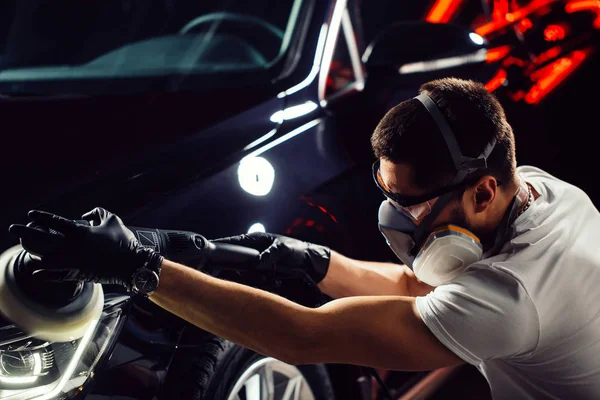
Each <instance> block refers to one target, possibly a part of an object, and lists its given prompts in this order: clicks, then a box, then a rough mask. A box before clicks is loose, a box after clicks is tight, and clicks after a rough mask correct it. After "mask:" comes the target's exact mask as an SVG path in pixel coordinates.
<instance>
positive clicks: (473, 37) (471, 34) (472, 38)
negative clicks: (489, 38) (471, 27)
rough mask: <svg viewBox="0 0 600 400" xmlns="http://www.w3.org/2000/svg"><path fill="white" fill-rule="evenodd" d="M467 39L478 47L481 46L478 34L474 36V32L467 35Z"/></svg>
mask: <svg viewBox="0 0 600 400" xmlns="http://www.w3.org/2000/svg"><path fill="white" fill-rule="evenodd" d="M469 37H470V38H471V40H472V41H473V43H475V44H478V45H482V44H483V38H482V37H481V36H479V35H478V34H476V33H475V32H471V33H469Z"/></svg>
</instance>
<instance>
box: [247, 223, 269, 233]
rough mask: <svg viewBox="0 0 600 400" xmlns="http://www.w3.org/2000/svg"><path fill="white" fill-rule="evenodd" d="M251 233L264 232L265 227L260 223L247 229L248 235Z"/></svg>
mask: <svg viewBox="0 0 600 400" xmlns="http://www.w3.org/2000/svg"><path fill="white" fill-rule="evenodd" d="M252 232H266V230H265V226H264V225H263V224H261V223H260V222H257V223H255V224H253V225H252V226H251V227H250V228H248V233H252Z"/></svg>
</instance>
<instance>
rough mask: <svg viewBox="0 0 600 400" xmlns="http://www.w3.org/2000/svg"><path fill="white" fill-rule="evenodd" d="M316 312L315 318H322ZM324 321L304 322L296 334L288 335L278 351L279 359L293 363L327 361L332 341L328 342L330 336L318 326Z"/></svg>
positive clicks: (302, 363) (304, 363)
mask: <svg viewBox="0 0 600 400" xmlns="http://www.w3.org/2000/svg"><path fill="white" fill-rule="evenodd" d="M319 317H320V315H319V314H315V315H314V318H315V319H320V318H319ZM321 324H322V321H315V322H312V323H311V322H309V323H305V324H303V326H301V327H298V328H297V329H296V330H295V332H294V334H292V335H290V336H289V337H288V341H287V343H286V345H285V346H282V347H283V348H282V349H280V351H278V352H277V353H278V359H279V360H281V361H283V362H285V363H287V364H291V365H306V364H319V363H324V362H327V360H326V359H325V358H326V356H327V354H326V353H327V350H328V348H330V347H331V343H327V342H328V340H327V338H328V336H327V335H326V334H325V333H322V332H321V330H320V329H319V328H318V327H319V326H320V325H321Z"/></svg>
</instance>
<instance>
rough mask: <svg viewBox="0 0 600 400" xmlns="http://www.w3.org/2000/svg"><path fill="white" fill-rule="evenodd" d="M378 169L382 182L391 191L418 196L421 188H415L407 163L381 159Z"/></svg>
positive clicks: (411, 170)
mask: <svg viewBox="0 0 600 400" xmlns="http://www.w3.org/2000/svg"><path fill="white" fill-rule="evenodd" d="M379 171H380V175H381V179H382V180H383V183H384V184H385V185H386V186H387V188H388V189H389V190H390V191H391V192H392V193H396V194H399V195H403V196H419V195H421V194H423V192H422V191H421V190H418V189H417V188H415V186H414V184H413V182H414V179H413V169H412V167H411V166H410V165H408V164H394V163H393V162H391V161H388V160H384V159H381V161H380V163H379Z"/></svg>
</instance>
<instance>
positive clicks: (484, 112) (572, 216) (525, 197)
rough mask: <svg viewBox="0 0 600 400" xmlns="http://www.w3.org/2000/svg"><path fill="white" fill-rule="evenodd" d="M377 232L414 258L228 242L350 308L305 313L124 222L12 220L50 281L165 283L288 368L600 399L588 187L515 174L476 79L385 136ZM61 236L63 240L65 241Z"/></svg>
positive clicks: (283, 243)
mask: <svg viewBox="0 0 600 400" xmlns="http://www.w3.org/2000/svg"><path fill="white" fill-rule="evenodd" d="M372 146H373V150H374V152H375V155H376V156H377V158H378V160H377V162H376V163H375V164H374V166H373V175H374V179H375V183H376V185H377V186H378V187H379V189H380V190H381V191H382V192H383V193H384V194H385V198H386V200H385V201H383V203H382V204H381V207H380V209H379V227H380V230H381V232H382V234H383V235H384V237H385V239H386V240H387V242H388V244H389V245H390V247H391V248H392V250H393V251H394V252H395V254H396V255H397V256H398V257H399V258H400V260H401V261H402V262H403V263H404V264H403V265H384V264H378V263H369V262H365V261H359V260H353V259H349V258H347V257H344V256H343V255H341V254H339V253H337V252H335V251H333V250H331V249H329V248H327V247H323V246H319V245H316V244H312V243H305V242H301V241H299V240H296V239H293V238H289V237H284V236H277V235H270V234H250V235H241V236H236V237H230V238H224V239H220V240H221V241H224V242H229V243H237V244H241V245H245V246H249V247H254V248H257V249H259V250H261V251H262V253H261V257H260V263H261V264H263V266H269V267H274V268H288V267H294V268H298V267H301V268H305V270H306V271H307V273H308V275H309V276H310V277H312V278H313V279H314V280H315V281H316V282H318V284H319V287H320V288H321V290H322V291H323V292H325V293H326V294H328V295H329V296H331V297H332V298H334V299H335V300H333V301H331V302H329V303H327V304H325V305H323V306H321V307H319V308H315V309H312V308H306V307H303V306H300V305H297V304H295V303H293V302H290V301H288V300H286V299H283V298H281V297H278V296H276V295H273V294H271V293H268V292H264V291H261V290H257V289H254V288H250V287H246V286H243V285H240V284H236V283H233V282H226V281H222V280H219V279H215V278H213V277H210V276H207V275H205V274H203V273H202V272H199V271H196V270H193V269H191V268H188V267H185V266H183V265H180V264H177V263H175V262H172V261H169V260H166V259H164V258H163V257H162V256H160V255H158V254H157V253H154V252H153V251H152V250H149V249H145V248H143V247H141V246H140V245H139V243H138V242H137V241H136V240H135V237H134V235H133V234H132V233H131V231H129V230H128V229H126V228H125V227H124V225H123V224H122V222H121V220H120V219H119V218H118V217H117V216H116V215H114V214H111V213H110V212H108V211H106V210H104V209H98V208H97V209H95V210H93V211H91V212H90V213H88V214H86V215H84V218H85V219H89V220H92V221H94V224H93V225H94V226H92V227H87V226H82V225H78V224H77V223H76V222H74V221H71V220H67V219H65V218H62V217H60V216H57V215H53V214H48V213H44V212H40V211H32V212H30V214H29V216H30V218H31V219H32V220H33V221H34V222H35V223H36V224H37V225H39V226H42V227H45V228H52V229H54V230H56V231H58V232H61V233H62V234H63V235H64V236H61V237H60V238H58V239H57V236H56V235H50V234H48V233H45V232H42V231H41V230H38V229H34V228H32V227H25V226H22V225H13V226H11V228H10V231H11V232H13V233H14V234H16V235H18V236H19V237H20V238H21V239H22V243H23V245H24V247H25V248H26V249H27V250H28V251H30V252H32V253H34V254H37V255H39V256H40V257H41V259H42V261H41V264H40V269H41V270H40V272H39V273H40V274H42V275H46V277H47V279H53V280H80V279H83V280H92V281H97V282H109V283H119V284H122V285H123V286H125V287H128V288H131V287H132V282H131V281H132V278H131V277H132V275H134V273H135V272H136V271H139V270H140V268H142V267H146V268H150V269H153V270H154V271H156V272H157V273H159V274H160V280H159V284H158V286H157V288H156V290H155V291H153V292H152V293H151V294H150V295H149V298H150V299H151V300H152V301H154V302H155V303H156V304H158V305H160V306H161V307H163V308H165V309H167V310H169V311H171V312H173V313H175V314H176V315H178V316H180V317H182V318H184V319H186V320H187V321H189V322H190V323H192V324H195V325H197V326H198V327H200V328H202V329H204V330H207V331H210V332H212V333H214V334H216V335H218V336H221V337H223V338H225V339H228V340H230V341H232V342H235V343H238V344H240V345H242V346H245V347H247V348H250V349H253V350H255V351H257V352H259V353H262V354H265V355H268V356H272V357H275V358H278V359H281V360H283V361H286V362H288V363H291V364H312V363H348V364H356V365H364V366H371V367H375V368H382V369H390V370H431V369H437V368H442V367H448V366H455V365H459V364H461V363H465V362H467V363H470V364H473V365H475V366H476V367H477V368H478V369H479V370H480V371H481V372H482V374H483V375H484V376H485V377H486V379H487V380H488V382H489V384H490V387H491V392H492V395H493V397H494V398H510V399H514V398H547V397H551V398H569V399H573V398H598V397H599V396H600V356H598V354H600V291H599V290H597V287H598V286H600V252H598V251H596V247H597V244H596V240H597V238H598V237H599V236H600V214H599V213H598V211H597V210H596V209H595V208H594V206H593V204H592V202H591V201H590V199H589V198H588V196H587V195H586V194H585V193H584V192H583V191H581V190H580V189H578V188H576V187H574V186H572V185H571V184H569V183H566V182H564V181H561V180H559V179H557V178H555V177H553V176H551V175H549V174H548V173H546V172H544V171H542V170H540V169H538V168H535V167H531V166H522V167H519V168H516V159H515V144H514V136H513V132H512V129H511V127H510V125H509V124H508V122H507V121H506V118H505V114H504V111H503V110H502V107H501V105H500V103H499V102H498V101H497V100H496V99H495V97H494V96H493V95H492V94H490V93H489V92H487V91H486V90H485V88H484V87H483V86H482V85H481V84H479V83H476V82H472V81H466V80H460V79H454V78H447V79H441V80H436V81H432V82H428V83H426V84H424V85H422V87H421V88H420V95H419V96H417V97H416V98H413V99H409V100H406V101H404V102H402V103H400V104H399V105H397V106H396V107H394V108H392V109H391V110H390V111H389V112H388V113H387V114H386V115H385V116H384V117H383V119H382V120H381V121H380V123H379V124H378V126H377V127H376V129H375V131H374V133H373V136H372ZM48 243H51V244H50V245H49V244H48Z"/></svg>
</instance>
